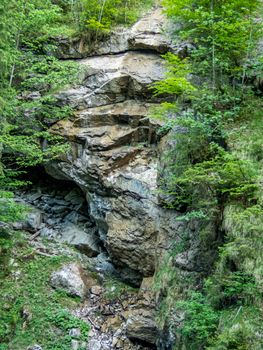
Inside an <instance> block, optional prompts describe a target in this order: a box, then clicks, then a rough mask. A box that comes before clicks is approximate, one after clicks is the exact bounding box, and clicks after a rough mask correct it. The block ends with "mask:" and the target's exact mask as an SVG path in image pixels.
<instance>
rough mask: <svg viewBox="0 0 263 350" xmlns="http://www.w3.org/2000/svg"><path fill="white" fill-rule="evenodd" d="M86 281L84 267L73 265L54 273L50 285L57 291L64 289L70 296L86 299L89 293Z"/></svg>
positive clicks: (65, 266)
mask: <svg viewBox="0 0 263 350" xmlns="http://www.w3.org/2000/svg"><path fill="white" fill-rule="evenodd" d="M86 279H87V277H86V274H85V272H84V270H83V268H82V266H81V265H79V264H77V263H72V264H68V265H64V266H63V267H62V268H61V269H60V270H59V271H56V272H54V273H53V274H52V275H51V278H50V284H51V286H52V287H53V288H55V289H63V290H64V291H65V292H66V293H68V294H69V295H72V296H78V297H81V298H84V297H85V295H86V293H87V286H86Z"/></svg>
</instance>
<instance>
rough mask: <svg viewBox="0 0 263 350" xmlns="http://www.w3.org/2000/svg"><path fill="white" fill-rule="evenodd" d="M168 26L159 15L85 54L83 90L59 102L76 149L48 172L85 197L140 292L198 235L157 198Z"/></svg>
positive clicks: (63, 130)
mask: <svg viewBox="0 0 263 350" xmlns="http://www.w3.org/2000/svg"><path fill="white" fill-rule="evenodd" d="M164 26H165V23H164V20H163V14H162V13H161V10H160V9H154V10H153V11H152V12H151V13H149V14H148V15H146V16H145V17H144V18H142V19H141V20H140V21H138V22H137V23H136V24H135V25H134V26H133V27H132V28H131V29H129V30H126V31H125V34H123V35H122V36H120V37H118V35H119V33H118V32H116V33H115V34H113V35H112V36H111V38H110V39H109V40H110V41H108V42H107V41H105V42H103V43H102V45H100V49H99V51H98V50H96V49H94V48H93V51H92V53H91V51H90V52H89V53H88V52H87V51H85V49H84V48H83V50H84V51H83V55H84V52H85V55H86V56H87V55H90V56H92V55H93V56H92V57H88V58H85V59H81V60H79V63H80V64H81V65H82V66H83V67H84V68H85V73H83V81H82V84H81V86H78V87H73V88H71V89H69V90H66V91H63V92H61V93H60V95H59V98H60V99H61V100H62V101H63V103H65V104H70V105H71V106H73V107H74V108H75V110H76V112H75V116H74V117H73V118H70V119H69V120H62V121H59V122H58V123H56V124H54V125H53V126H52V128H51V131H52V132H53V133H55V134H59V135H62V136H64V137H65V138H66V139H67V140H68V141H69V142H70V144H71V152H70V153H69V154H67V155H64V156H63V157H61V160H60V161H53V162H50V163H49V164H48V165H47V167H46V170H47V171H48V173H49V174H50V175H52V176H53V177H55V178H57V179H62V180H63V179H64V180H65V179H68V180H71V181H74V182H75V183H76V184H77V185H78V186H79V187H80V188H81V189H82V190H83V191H84V192H86V197H87V202H88V203H89V212H90V215H91V217H92V218H93V220H94V221H95V222H96V226H97V229H98V234H99V237H100V239H101V240H102V242H103V244H104V247H106V249H107V251H108V253H109V255H110V257H111V259H112V261H113V263H115V265H116V267H117V268H118V270H119V271H120V273H121V274H122V277H123V278H124V279H126V280H127V278H128V279H129V282H130V283H133V284H135V285H139V284H140V282H141V280H142V278H143V276H152V275H153V273H154V270H155V267H156V265H158V264H159V262H160V261H161V260H162V257H163V256H164V255H165V253H166V252H167V250H168V249H169V247H170V246H171V245H172V242H173V244H174V242H176V241H180V239H181V238H180V234H182V233H183V232H185V231H186V230H190V232H194V231H195V228H193V229H192V228H191V227H187V224H184V223H182V222H178V221H177V216H178V214H176V212H173V211H170V210H167V209H164V208H161V207H160V205H159V198H158V195H157V188H158V181H157V180H158V162H159V159H158V157H159V156H158V153H159V154H160V153H161V154H163V153H164V152H165V147H162V143H161V145H160V147H159V148H158V147H157V145H158V143H159V141H160V136H159V134H158V132H157V130H158V128H159V127H160V123H159V122H156V121H155V120H153V119H149V114H150V111H151V108H152V107H154V106H156V105H158V103H159V101H158V100H156V99H154V98H153V96H152V93H151V91H150V89H149V84H151V83H153V82H155V81H158V80H160V79H162V78H163V77H164V75H165V65H164V63H163V59H162V58H161V57H160V52H166V51H168V50H171V49H172V48H171V45H170V41H169V40H168V39H167V38H166V37H165V35H164V34H163V28H164ZM117 37H118V38H119V39H120V41H121V42H119V41H118V40H119V39H118V40H117V39H116V38H117ZM105 43H107V44H105ZM124 43H125V45H126V46H125V45H124ZM104 44H105V45H106V46H105V45H104ZM124 46H125V49H124ZM138 50H139V51H138ZM81 57H83V56H82V54H81ZM163 145H164V146H165V143H163ZM195 260H196V259H195Z"/></svg>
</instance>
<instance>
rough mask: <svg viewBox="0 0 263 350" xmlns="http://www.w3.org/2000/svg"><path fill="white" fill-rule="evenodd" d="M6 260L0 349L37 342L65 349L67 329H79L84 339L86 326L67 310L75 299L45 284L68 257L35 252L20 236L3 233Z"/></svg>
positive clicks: (56, 349) (0, 299) (50, 348)
mask: <svg viewBox="0 0 263 350" xmlns="http://www.w3.org/2000/svg"><path fill="white" fill-rule="evenodd" d="M0 244H1V247H5V256H6V260H5V261H3V260H2V261H1V269H2V268H3V269H4V270H6V271H7V273H6V274H5V275H2V276H1V295H0V308H1V316H0V343H1V345H0V349H1V350H7V349H10V348H11V349H12V350H21V349H26V348H27V347H28V346H29V345H32V344H36V343H37V344H40V345H41V346H42V347H43V348H44V349H45V350H66V349H67V350H68V349H69V348H70V346H71V345H70V344H71V340H72V339H71V336H69V330H70V329H71V328H76V327H77V328H80V329H81V331H82V332H81V338H80V340H83V341H87V336H88V330H89V326H88V324H86V323H85V322H84V321H82V320H80V319H78V318H76V317H75V316H73V315H72V314H71V312H70V310H71V309H73V308H75V307H77V306H78V305H79V299H75V298H70V297H69V296H67V295H66V294H65V293H62V292H60V291H55V290H53V289H52V288H51V287H50V286H49V278H50V275H51V273H52V272H53V271H54V270H56V269H58V268H59V267H60V266H61V265H62V264H63V263H65V262H67V261H68V260H69V258H67V257H65V256H52V257H49V256H48V257H46V256H45V257H43V256H40V255H37V254H36V252H35V251H34V249H33V248H32V247H31V246H30V245H29V244H28V243H27V241H26V239H25V238H24V237H23V236H18V235H17V234H14V235H12V236H11V237H3V238H2V240H1V243H0Z"/></svg>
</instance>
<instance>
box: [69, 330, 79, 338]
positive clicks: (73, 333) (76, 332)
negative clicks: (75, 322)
mask: <svg viewBox="0 0 263 350" xmlns="http://www.w3.org/2000/svg"><path fill="white" fill-rule="evenodd" d="M69 335H70V336H71V337H73V338H79V337H80V336H81V330H80V329H79V328H72V329H71V330H70V331H69Z"/></svg>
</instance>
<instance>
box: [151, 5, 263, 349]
mask: <svg viewBox="0 0 263 350" xmlns="http://www.w3.org/2000/svg"><path fill="white" fill-rule="evenodd" d="M163 3H164V5H165V6H166V12H167V14H168V16H169V17H170V18H171V19H172V21H173V22H174V23H175V27H176V28H178V30H176V32H175V33H174V34H175V36H176V40H177V41H178V40H180V39H181V40H183V41H185V40H187V41H188V42H190V43H192V44H193V46H192V48H191V50H189V51H188V52H186V55H188V56H189V57H188V58H187V61H185V60H182V61H181V63H182V65H181V66H180V65H179V66H178V63H177V59H178V58H176V60H175V61H174V62H173V63H172V67H170V68H169V70H170V72H169V73H168V74H169V77H170V78H171V79H169V80H168V81H167V80H164V81H163V82H161V83H158V84H156V86H155V89H156V90H155V92H156V94H157V95H158V94H159V92H160V93H161V94H162V95H164V96H170V100H169V101H170V102H169V103H165V104H162V105H161V107H160V108H159V109H158V110H157V111H155V112H154V115H155V116H156V117H159V118H160V119H162V120H165V121H166V124H165V125H164V126H163V127H162V128H161V130H160V133H161V134H162V133H167V132H169V134H170V139H171V142H170V144H171V145H174V147H172V149H171V150H170V151H169V152H167V154H166V155H161V157H162V162H163V164H164V169H162V173H161V175H162V179H161V180H160V187H161V188H160V192H161V195H162V196H163V197H162V198H164V205H165V206H166V207H168V208H175V209H177V210H180V211H181V213H182V215H181V216H180V217H179V218H178V219H179V220H180V219H181V220H183V221H186V222H190V224H191V223H192V224H193V223H196V222H198V227H199V231H198V237H194V242H196V241H195V239H197V241H198V242H199V243H201V244H202V249H204V251H205V249H206V248H207V249H208V250H209V249H210V247H211V244H213V243H214V245H215V246H217V244H216V243H219V242H220V244H221V246H220V248H219V252H218V254H215V255H214V256H215V257H216V256H217V260H216V261H215V264H214V268H213V269H212V270H211V273H210V276H209V277H208V278H207V277H205V278H204V276H201V274H200V273H199V275H198V276H195V274H194V273H193V272H192V277H193V279H192V281H191V280H190V282H189V284H187V283H186V281H185V279H186V276H187V272H184V271H179V269H176V267H175V266H174V265H173V259H172V258H170V259H169V263H167V264H166V265H165V266H164V267H163V266H160V268H159V271H158V272H156V276H158V286H159V291H160V295H161V306H160V310H159V312H160V313H161V314H162V322H161V324H162V325H165V324H166V325H167V323H168V324H171V323H172V320H174V319H175V320H177V319H178V318H179V319H180V320H181V321H179V328H180V331H179V329H178V323H177V324H176V325H174V327H173V325H172V326H171V330H172V331H173V333H174V334H175V337H176V339H178V342H177V343H176V345H175V348H176V349H181V348H187V349H193V350H196V349H209V350H227V349H233V350H234V349H239V350H248V349H255V350H260V349H261V348H262V337H261V334H262V321H263V320H262V285H263V269H262V266H263V265H262V263H263V261H262V254H261V252H262V249H263V239H262V230H263V222H262V217H263V212H262V203H263V202H262V198H263V197H262V190H261V183H262V169H263V168H262V166H263V163H262V160H263V158H262V143H263V140H262V101H261V100H260V97H258V94H260V92H259V88H258V86H257V85H256V87H251V83H252V82H253V80H254V81H255V80H256V79H255V77H256V76H259V77H261V75H262V62H261V58H258V57H257V56H256V55H255V53H256V51H257V49H256V48H257V46H258V43H257V41H258V38H259V37H260V35H261V32H262V28H260V23H261V22H260V20H259V17H260V13H259V11H260V7H261V3H260V1H257V0H253V1H248V0H231V1H225V0H219V1H214V0H209V1H208V0H201V1H193V0H178V1H173V0H164V1H163ZM185 62H187V68H186V66H184V64H185ZM173 67H174V69H173ZM178 67H179V69H178ZM185 69H186V70H185ZM172 77H173V79H172ZM197 77H198V78H197ZM180 79H185V81H187V82H188V83H189V84H192V85H193V82H195V83H194V88H195V90H194V91H190V93H189V92H188V89H187V84H185V83H183V84H182V85H181V86H182V87H183V88H182V90H181V91H180V89H178V81H179V82H180ZM259 81H260V78H259ZM255 92H256V94H257V95H256V94H255ZM184 93H185V95H184ZM215 229H216V233H217V238H216V239H217V240H218V242H211V239H209V237H211V232H210V231H211V230H212V232H214V230H215ZM214 239H215V237H213V240H214ZM194 244H195V243H194ZM194 247H195V246H194ZM186 249H187V246H186ZM190 249H191V246H190ZM198 249H201V248H198ZM190 251H191V250H190ZM197 286H198V287H197ZM187 289H188V290H189V289H190V290H198V292H194V293H188V294H187V293H186V290H187ZM175 300H179V302H176V301H175ZM178 307H179V309H178ZM183 313H184V320H183V317H182V314H183ZM178 315H179V316H178ZM167 320H168V321H167Z"/></svg>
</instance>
